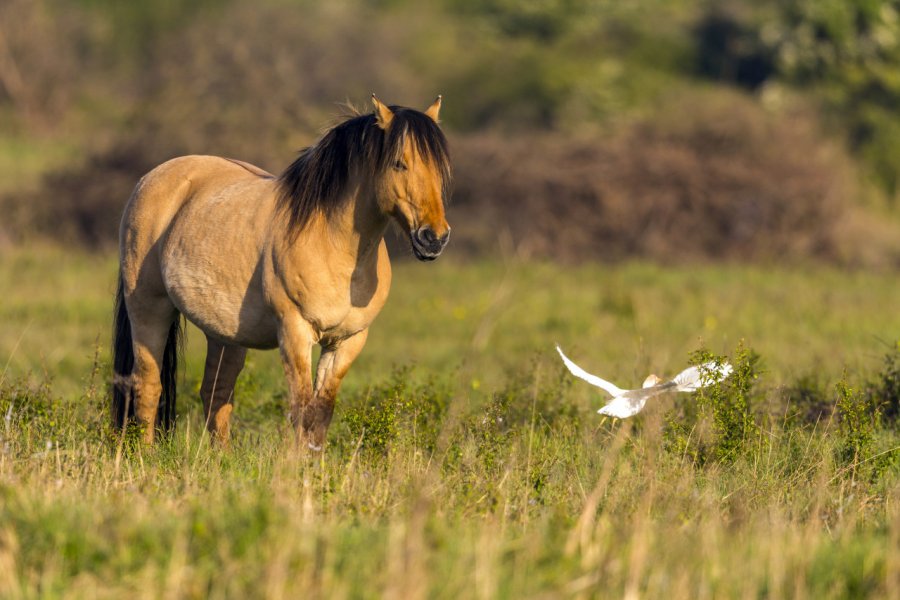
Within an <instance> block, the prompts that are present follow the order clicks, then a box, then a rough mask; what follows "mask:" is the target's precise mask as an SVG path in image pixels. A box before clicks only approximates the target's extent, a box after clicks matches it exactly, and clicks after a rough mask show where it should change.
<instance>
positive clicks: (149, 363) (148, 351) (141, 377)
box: [127, 298, 178, 444]
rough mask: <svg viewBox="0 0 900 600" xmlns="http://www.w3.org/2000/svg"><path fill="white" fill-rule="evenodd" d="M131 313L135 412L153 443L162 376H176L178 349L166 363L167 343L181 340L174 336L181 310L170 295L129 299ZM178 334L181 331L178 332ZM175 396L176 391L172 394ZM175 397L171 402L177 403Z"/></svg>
mask: <svg viewBox="0 0 900 600" xmlns="http://www.w3.org/2000/svg"><path fill="white" fill-rule="evenodd" d="M129 300H130V301H127V305H128V315H129V319H130V321H131V336H132V345H133V348H134V368H133V370H132V390H133V394H134V414H135V417H137V420H138V422H139V423H140V424H141V425H143V426H144V434H143V438H144V441H145V442H146V443H148V444H149V443H152V442H153V438H154V434H155V430H156V424H157V411H158V409H159V402H160V396H161V395H162V393H163V381H162V379H163V378H164V377H165V378H169V377H172V378H174V373H168V372H164V371H168V370H174V368H175V364H174V363H175V361H174V351H175V348H174V347H173V348H170V349H169V350H168V352H171V353H173V358H172V359H171V362H172V363H173V364H171V365H168V364H166V362H168V361H166V355H167V345H174V344H176V343H177V342H176V341H175V340H174V339H173V336H172V333H173V325H174V327H176V328H177V319H178V311H177V310H176V308H175V306H174V305H173V304H172V303H171V301H170V300H169V299H168V298H159V299H154V300H152V301H140V302H138V301H137V300H136V299H129ZM176 333H177V331H176ZM172 395H174V394H172ZM174 400H175V399H174V397H173V398H170V399H169V401H170V402H173V403H174Z"/></svg>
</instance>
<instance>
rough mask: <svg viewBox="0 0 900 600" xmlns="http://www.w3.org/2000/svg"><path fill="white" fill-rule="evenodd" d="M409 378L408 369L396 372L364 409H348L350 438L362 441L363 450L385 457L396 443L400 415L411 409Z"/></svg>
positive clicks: (369, 397) (371, 392) (375, 389)
mask: <svg viewBox="0 0 900 600" xmlns="http://www.w3.org/2000/svg"><path fill="white" fill-rule="evenodd" d="M408 374H409V368H400V369H395V370H394V372H393V374H392V375H391V378H390V379H389V380H388V381H387V382H385V383H383V384H381V385H377V386H375V387H373V388H372V389H370V390H369V392H368V393H367V395H366V398H365V401H364V402H363V404H362V406H352V407H350V408H348V409H347V412H346V413H345V414H344V417H343V418H344V421H345V422H346V423H347V428H348V429H349V430H350V434H351V436H352V437H353V438H354V439H358V440H361V447H362V448H365V449H366V450H369V451H374V452H379V453H385V452H387V450H388V448H389V447H390V446H391V444H392V443H394V442H395V441H396V440H397V438H398V435H399V432H400V421H401V418H402V417H401V415H403V413H409V412H411V409H412V402H411V400H410V398H409V396H408V395H407V393H406V392H407V375H408Z"/></svg>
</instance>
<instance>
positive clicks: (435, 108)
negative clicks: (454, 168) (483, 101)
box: [372, 94, 450, 261]
mask: <svg viewBox="0 0 900 600" xmlns="http://www.w3.org/2000/svg"><path fill="white" fill-rule="evenodd" d="M372 102H373V103H374V105H375V122H376V125H377V126H378V127H379V128H380V129H381V130H382V131H383V132H384V141H383V144H384V146H383V154H382V156H383V160H382V161H381V168H380V169H379V172H378V174H377V175H376V179H375V182H374V183H375V196H376V201H377V203H378V206H379V208H380V209H381V210H382V212H383V213H384V214H387V215H390V216H392V217H393V218H394V220H395V221H396V222H397V223H398V224H399V225H400V227H402V228H403V230H404V231H405V232H406V233H407V235H409V241H410V245H411V246H412V251H413V254H415V256H416V258H418V259H419V260H422V261H430V260H434V259H436V258H437V257H438V256H439V255H440V254H441V251H442V250H443V249H444V246H446V245H447V241H448V240H449V239H450V225H449V224H448V223H447V218H446V216H445V211H444V200H445V197H446V196H447V194H448V191H449V183H450V160H449V153H448V151H447V141H446V138H445V137H444V134H443V133H442V132H441V130H440V127H438V113H439V111H440V108H441V97H440V96H438V98H437V100H435V101H434V103H433V104H432V105H431V106H430V107H428V108H427V109H426V110H425V111H424V112H419V111H416V110H412V109H409V108H403V107H399V106H387V105H385V104H383V103H381V102H380V101H379V100H378V98H376V97H375V95H374V94H373V95H372Z"/></svg>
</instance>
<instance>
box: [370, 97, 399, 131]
mask: <svg viewBox="0 0 900 600" xmlns="http://www.w3.org/2000/svg"><path fill="white" fill-rule="evenodd" d="M372 104H374V105H375V122H376V123H377V124H378V126H379V127H381V128H382V129H387V128H388V127H390V126H391V121H393V120H394V113H393V112H392V111H391V109H390V108H388V107H387V106H386V105H384V104H382V103H381V100H379V99H378V98H376V97H375V94H372Z"/></svg>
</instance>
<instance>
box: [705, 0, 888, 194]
mask: <svg viewBox="0 0 900 600" xmlns="http://www.w3.org/2000/svg"><path fill="white" fill-rule="evenodd" d="M708 7H709V8H708V9H707V12H706V14H705V15H704V17H703V18H702V19H701V20H700V22H699V24H698V26H697V28H696V32H697V36H698V39H699V40H700V46H699V49H700V50H701V53H700V56H699V60H698V66H699V71H700V72H701V73H702V74H703V75H706V76H709V77H712V78H714V79H718V80H724V81H732V82H734V83H738V84H740V85H743V86H745V87H749V88H757V87H759V86H760V85H763V84H767V83H776V84H784V85H788V86H791V87H793V88H795V89H798V90H801V91H802V92H803V93H805V94H807V95H809V96H810V97H813V98H815V99H817V100H818V101H820V102H821V103H822V105H823V106H824V107H825V108H826V109H827V112H828V115H829V117H830V118H831V121H832V127H833V128H835V129H836V130H838V131H841V132H843V135H844V137H845V138H846V140H847V142H848V145H849V147H850V148H851V149H852V151H853V152H854V153H855V154H856V155H857V156H858V157H859V158H860V159H862V161H863V162H864V163H865V164H866V165H867V167H868V168H869V169H870V170H871V173H872V175H873V176H874V177H875V178H876V180H877V182H878V183H879V184H880V186H881V187H882V188H883V189H884V190H885V191H886V192H887V193H888V194H889V195H890V197H892V198H894V197H896V196H897V194H898V192H900V160H898V159H897V156H898V155H900V118H898V114H897V111H896V106H897V104H898V101H900V12H898V11H900V2H897V1H896V0H777V1H776V0H768V1H766V2H762V3H758V4H756V5H752V4H750V3H743V2H724V3H723V2H711V3H709V4H708Z"/></svg>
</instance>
